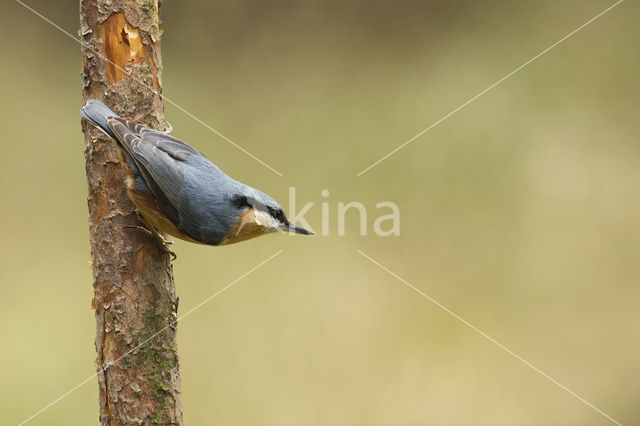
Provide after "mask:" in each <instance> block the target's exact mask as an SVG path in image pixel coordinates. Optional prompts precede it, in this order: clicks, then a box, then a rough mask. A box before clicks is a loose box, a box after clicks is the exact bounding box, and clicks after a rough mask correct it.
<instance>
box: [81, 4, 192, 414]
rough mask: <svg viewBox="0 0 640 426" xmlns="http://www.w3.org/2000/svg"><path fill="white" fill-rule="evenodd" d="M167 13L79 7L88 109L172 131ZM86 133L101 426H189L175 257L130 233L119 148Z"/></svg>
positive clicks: (146, 7) (132, 217) (148, 7)
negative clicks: (103, 108)
mask: <svg viewBox="0 0 640 426" xmlns="http://www.w3.org/2000/svg"><path fill="white" fill-rule="evenodd" d="M158 7H159V5H158V1H157V0H80V33H81V37H82V41H83V42H84V43H86V46H83V47H82V82H83V93H82V95H83V102H84V101H86V100H87V99H89V98H95V99H100V100H102V101H103V102H104V103H105V104H107V105H108V106H109V107H111V108H112V109H113V110H114V111H115V112H116V113H118V114H120V115H122V116H124V117H127V118H130V119H135V120H139V121H142V122H145V123H146V124H147V125H150V126H151V127H154V128H158V129H163V128H164V127H165V122H164V115H163V107H162V99H161V97H160V96H159V95H158V94H159V93H160V91H161V90H162V80H161V69H162V63H161V57H160V29H159V19H158ZM105 58H106V59H105ZM82 126H83V127H82V128H83V132H84V134H85V143H86V149H85V158H86V172H87V182H88V186H89V192H88V204H89V228H90V239H91V256H92V266H93V280H94V281H93V286H94V299H93V301H92V306H93V307H94V308H95V316H96V341H95V345H96V351H97V369H98V382H99V387H100V422H101V424H103V425H129V424H150V423H151V424H153V423H155V424H170V425H181V424H182V408H181V400H180V371H179V366H178V353H177V349H176V340H175V339H176V328H175V319H176V315H177V304H178V299H177V298H176V296H175V289H174V284H173V273H172V268H171V263H170V260H169V256H168V255H167V254H166V253H165V252H163V251H162V250H161V249H160V248H159V246H158V245H157V243H156V242H155V241H154V240H153V239H151V238H150V237H148V236H146V235H145V234H143V233H142V232H140V231H138V230H134V229H125V226H131V225H133V226H135V225H141V223H139V222H138V219H137V216H136V213H135V209H134V206H133V204H132V203H131V201H130V200H129V198H128V196H127V193H126V185H125V179H126V175H125V171H124V169H123V167H122V165H121V157H120V153H119V148H118V147H117V146H116V144H115V143H114V142H113V141H111V140H110V139H109V138H108V137H107V136H105V135H104V134H102V133H101V132H99V131H98V130H97V129H95V128H94V127H92V126H90V125H88V124H87V123H83V125H82ZM165 328H166V329H165ZM163 329H164V331H161V330H163ZM160 331H161V332H160ZM158 332H160V333H158ZM156 333H158V334H157V336H154V334H156ZM152 336H154V337H152ZM147 340H148V341H147ZM138 345H141V346H140V347H139V348H137V347H138ZM129 351H131V353H129ZM125 354H128V355H126V356H125ZM123 356H124V357H123Z"/></svg>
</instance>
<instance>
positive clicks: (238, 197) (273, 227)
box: [221, 187, 314, 244]
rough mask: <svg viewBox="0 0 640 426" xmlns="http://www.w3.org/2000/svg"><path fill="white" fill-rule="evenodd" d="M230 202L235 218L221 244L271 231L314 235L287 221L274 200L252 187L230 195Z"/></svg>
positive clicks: (280, 207) (235, 241)
mask: <svg viewBox="0 0 640 426" xmlns="http://www.w3.org/2000/svg"><path fill="white" fill-rule="evenodd" d="M231 203H232V204H233V206H234V210H235V211H236V212H237V219H236V223H235V225H234V226H233V229H232V230H231V232H230V233H229V234H228V235H227V237H226V238H225V239H224V241H223V242H222V243H221V244H233V243H237V242H240V241H245V240H248V239H250V238H255V237H258V236H260V235H264V234H268V233H271V232H287V233H295V234H304V235H314V233H313V232H312V231H309V230H307V229H304V228H302V227H301V226H297V225H295V224H293V223H291V222H289V219H287V216H286V215H285V213H284V210H283V209H282V206H281V205H280V204H278V202H277V201H276V200H274V199H273V198H271V197H269V196H268V195H267V194H264V193H262V192H260V191H258V190H256V189H254V188H251V187H245V188H243V190H242V191H240V192H239V193H236V194H234V195H233V196H232V197H231Z"/></svg>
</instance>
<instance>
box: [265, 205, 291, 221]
mask: <svg viewBox="0 0 640 426" xmlns="http://www.w3.org/2000/svg"><path fill="white" fill-rule="evenodd" d="M268 209H269V214H270V215H271V216H272V217H273V218H275V219H276V220H277V221H278V222H280V223H287V217H286V216H285V215H284V212H283V211H282V209H274V208H273V207H268Z"/></svg>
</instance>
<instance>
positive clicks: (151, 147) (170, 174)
mask: <svg viewBox="0 0 640 426" xmlns="http://www.w3.org/2000/svg"><path fill="white" fill-rule="evenodd" d="M108 125H109V128H110V129H111V130H112V131H113V133H114V134H115V135H116V137H117V138H118V140H119V142H120V143H121V145H122V147H123V148H124V149H125V151H126V152H127V154H129V156H130V157H131V159H132V160H133V161H134V162H135V164H136V166H137V167H138V169H139V170H140V174H141V175H142V178H143V179H144V181H145V182H146V183H147V185H148V186H149V188H150V189H151V191H152V192H153V194H154V195H155V196H156V198H157V199H158V203H159V205H160V207H161V208H162V210H163V211H164V212H165V214H166V215H167V216H168V217H169V218H170V219H171V220H172V221H173V222H174V223H176V224H180V222H181V217H180V216H182V215H183V214H184V213H185V212H180V214H178V206H179V205H180V200H181V196H182V191H183V190H184V179H185V166H186V164H185V163H186V162H187V161H188V160H189V159H190V158H191V157H193V156H202V154H201V153H200V152H198V151H197V150H196V149H194V148H193V147H191V146H189V145H187V144H186V143H184V142H182V141H181V140H179V139H176V138H174V137H173V136H169V135H167V134H166V133H162V132H159V131H157V130H153V129H151V128H149V127H145V126H143V125H141V124H138V123H135V122H132V121H128V120H125V119H122V118H119V117H113V118H109V119H108ZM182 219H183V220H184V219H185V218H184V217H183V218H182Z"/></svg>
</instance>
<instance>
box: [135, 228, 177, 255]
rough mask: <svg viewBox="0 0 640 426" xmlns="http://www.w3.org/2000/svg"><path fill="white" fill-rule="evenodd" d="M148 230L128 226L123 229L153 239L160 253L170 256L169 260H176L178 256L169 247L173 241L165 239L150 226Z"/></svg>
mask: <svg viewBox="0 0 640 426" xmlns="http://www.w3.org/2000/svg"><path fill="white" fill-rule="evenodd" d="M149 228H151V229H149ZM149 228H147V227H144V226H140V225H128V226H125V227H124V229H136V230H138V231H140V232H142V233H143V234H145V235H146V236H148V237H151V238H153V239H154V240H156V241H157V242H158V244H159V246H160V248H161V249H162V251H163V252H165V253H167V254H168V255H169V256H171V260H176V259H177V258H178V255H177V254H176V253H175V252H174V251H173V250H171V248H170V247H169V246H170V245H171V244H173V241H171V240H168V239H166V238H165V237H164V235H162V234H161V233H160V232H158V231H157V230H156V229H155V228H154V227H152V226H150V227H149Z"/></svg>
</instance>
